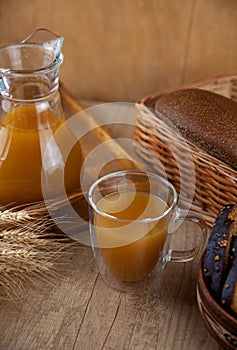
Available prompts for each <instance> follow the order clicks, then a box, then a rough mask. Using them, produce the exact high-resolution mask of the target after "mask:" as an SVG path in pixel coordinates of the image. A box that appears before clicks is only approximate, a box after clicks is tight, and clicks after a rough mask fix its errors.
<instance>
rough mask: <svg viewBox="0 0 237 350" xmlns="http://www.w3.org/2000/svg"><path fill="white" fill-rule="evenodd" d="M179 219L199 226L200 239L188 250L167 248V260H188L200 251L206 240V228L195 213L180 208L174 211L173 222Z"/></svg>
mask: <svg viewBox="0 0 237 350" xmlns="http://www.w3.org/2000/svg"><path fill="white" fill-rule="evenodd" d="M177 220H178V221H180V220H182V221H191V222H193V223H195V224H197V225H198V226H199V228H200V229H201V234H202V239H201V240H200V242H199V243H197V245H196V246H195V247H193V248H192V249H188V250H172V249H170V250H169V253H168V259H167V260H168V261H173V262H188V261H191V260H193V259H194V258H195V257H196V256H197V255H198V254H199V252H200V251H202V250H203V248H204V247H205V246H206V244H207V241H208V228H207V224H206V222H205V220H204V219H202V218H201V217H200V216H199V215H198V214H197V213H194V212H192V211H189V212H188V213H187V212H185V211H182V210H180V209H179V210H178V211H176V215H175V218H174V223H176V222H177Z"/></svg>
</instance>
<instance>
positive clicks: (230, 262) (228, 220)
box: [203, 204, 237, 314]
mask: <svg viewBox="0 0 237 350" xmlns="http://www.w3.org/2000/svg"><path fill="white" fill-rule="evenodd" d="M203 273H204V278H205V281H206V284H207V287H208V289H209V290H210V292H211V294H212V295H213V296H214V298H215V299H216V300H217V301H218V302H220V303H222V305H223V306H224V307H227V308H228V309H232V311H234V312H235V313H236V314H237V299H236V298H237V204H229V205H226V206H225V207H223V208H222V209H221V210H220V212H219V213H218V215H217V218H216V220H215V224H214V226H213V228H212V231H211V235H210V238H209V241H208V245H207V248H206V251H205V255H204V261H203Z"/></svg>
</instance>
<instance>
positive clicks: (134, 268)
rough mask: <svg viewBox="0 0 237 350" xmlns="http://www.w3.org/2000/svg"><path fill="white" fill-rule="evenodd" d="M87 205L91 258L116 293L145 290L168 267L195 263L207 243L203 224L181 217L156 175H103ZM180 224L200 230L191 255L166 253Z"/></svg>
mask: <svg viewBox="0 0 237 350" xmlns="http://www.w3.org/2000/svg"><path fill="white" fill-rule="evenodd" d="M88 200H89V216H90V238H91V245H92V249H93V253H94V257H95V259H96V263H97V265H98V268H99V271H100V273H101V275H102V276H103V278H104V280H105V282H107V283H108V284H109V285H110V286H111V287H114V288H115V289H118V290H123V291H134V292H135V291H141V290H145V289H147V288H148V287H149V286H150V285H151V283H152V282H153V281H154V280H156V281H157V280H158V279H157V277H158V275H159V273H160V270H161V269H163V268H164V266H165V264H166V262H167V261H175V262H186V261H190V260H193V259H194V258H195V257H196V256H197V254H198V252H199V251H200V249H201V248H202V247H203V246H204V245H205V243H206V241H207V227H206V224H205V221H204V220H203V219H201V218H200V217H198V216H197V214H196V213H192V212H189V213H188V214H186V215H182V214H181V211H180V210H179V208H178V207H177V193H176V190H175V188H174V187H173V185H172V184H171V183H170V182H168V181H167V180H165V179H163V178H162V177H160V176H158V175H156V174H152V173H148V172H144V171H137V170H124V171H120V172H115V173H111V174H108V175H105V176H103V177H101V178H100V179H98V180H97V181H95V182H94V183H93V184H92V185H91V187H90V190H89V193H88ZM179 220H189V221H192V222H194V223H196V224H197V225H198V226H199V227H200V228H201V230H200V232H201V239H200V240H199V242H198V243H197V245H196V246H195V247H194V248H192V249H189V250H184V251H177V250H176V251H173V250H171V248H170V242H171V236H172V235H171V233H172V231H173V229H172V228H173V227H175V226H176V225H177V223H178V221H179ZM179 234H180V233H179Z"/></svg>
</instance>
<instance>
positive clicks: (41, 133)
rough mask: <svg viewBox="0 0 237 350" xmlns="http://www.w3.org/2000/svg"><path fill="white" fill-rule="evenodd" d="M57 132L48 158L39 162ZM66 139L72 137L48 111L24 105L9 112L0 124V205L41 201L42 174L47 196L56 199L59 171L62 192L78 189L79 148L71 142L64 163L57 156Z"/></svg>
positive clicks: (61, 123) (35, 106) (61, 121)
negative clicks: (47, 191) (46, 181)
mask: <svg viewBox="0 0 237 350" xmlns="http://www.w3.org/2000/svg"><path fill="white" fill-rule="evenodd" d="M41 107H42V106H41ZM59 128H60V137H58V138H57V139H56V140H55V142H51V143H50V145H51V148H50V155H51V157H47V158H46V159H45V160H44V161H43V157H44V151H45V149H46V147H47V145H48V143H49V142H50V140H51V141H52V137H54V135H55V133H56V131H57V130H58V129H59ZM68 137H72V133H71V132H70V130H69V129H68V127H67V126H66V123H65V118H64V117H60V118H59V117H58V116H56V115H55V114H54V113H53V112H52V111H51V110H50V109H49V108H46V109H44V108H43V110H42V108H40V107H39V106H37V105H24V106H18V107H15V108H13V109H12V111H11V112H10V113H6V112H5V113H4V114H3V115H2V117H1V121H0V204H1V205H5V204H12V205H18V204H24V203H30V202H36V201H41V200H43V199H44V196H43V193H42V184H41V180H42V178H41V176H42V174H43V177H44V178H46V179H47V178H48V179H49V180H50V183H52V184H53V185H52V186H53V187H52V189H51V191H50V193H49V196H54V195H58V194H59V193H57V192H58V191H57V188H59V186H58V185H59V181H61V180H62V169H64V182H65V189H66V191H67V192H70V191H72V190H73V189H75V188H76V187H79V186H80V183H79V180H80V167H81V162H82V159H81V149H80V145H79V144H78V142H76V140H75V142H74V141H73V142H74V146H73V148H72V150H71V152H70V154H69V156H68V157H67V159H66V161H64V160H63V159H62V155H61V154H60V147H63V142H64V138H65V140H66V138H68ZM48 153H49V150H48ZM43 162H44V166H43V168H42V164H43Z"/></svg>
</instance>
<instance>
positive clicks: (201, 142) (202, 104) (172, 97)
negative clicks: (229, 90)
mask: <svg viewBox="0 0 237 350" xmlns="http://www.w3.org/2000/svg"><path fill="white" fill-rule="evenodd" d="M155 109H156V111H157V112H158V113H161V114H162V115H164V116H165V117H167V118H168V119H169V120H170V121H171V122H172V123H173V124H174V125H175V126H176V127H177V128H178V129H179V130H180V132H181V134H182V135H183V136H184V137H185V138H187V139H188V140H189V141H191V142H193V143H194V144H196V145H197V146H198V147H200V148H202V149H203V150H204V151H206V152H207V153H209V154H211V155H213V156H214V157H216V158H218V159H220V160H222V161H223V162H225V163H227V164H228V165H230V166H231V167H233V168H234V169H237V131H236V130H237V102H235V101H233V100H231V99H229V98H226V97H224V96H221V95H218V94H216V93H214V92H210V91H205V90H201V89H183V90H177V91H175V92H171V93H169V94H166V95H164V96H162V97H161V98H159V99H158V100H157V102H156V107H155Z"/></svg>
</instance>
